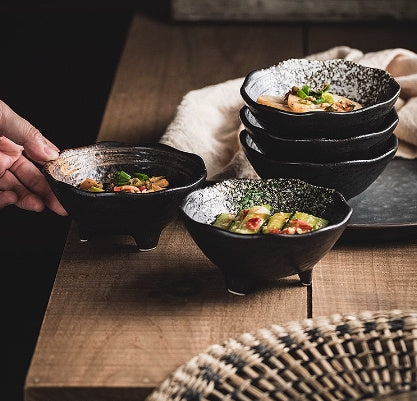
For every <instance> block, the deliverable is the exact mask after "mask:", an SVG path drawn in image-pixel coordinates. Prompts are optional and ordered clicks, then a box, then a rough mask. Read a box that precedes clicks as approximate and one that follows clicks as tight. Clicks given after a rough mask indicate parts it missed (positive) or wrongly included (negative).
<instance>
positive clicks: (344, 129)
mask: <svg viewBox="0 0 417 401" xmlns="http://www.w3.org/2000/svg"><path fill="white" fill-rule="evenodd" d="M325 82H327V83H329V84H330V85H331V89H330V90H331V91H332V92H333V93H335V94H338V95H342V96H346V97H348V98H350V99H352V100H355V101H357V102H359V103H361V104H362V105H363V106H364V107H363V108H362V109H358V110H354V111H350V112H346V113H337V112H314V111H313V112H308V113H293V112H287V111H283V110H279V109H276V108H273V107H269V106H266V105H262V104H259V103H257V99H258V98H259V96H261V95H276V96H284V95H285V94H286V93H287V92H288V91H289V90H290V89H291V88H292V87H293V86H294V85H295V86H302V85H304V84H306V85H309V86H310V87H313V88H318V87H321V86H322V85H323V83H325ZM240 93H241V95H242V97H243V100H244V101H245V102H246V104H247V105H248V107H249V108H250V109H251V111H252V113H253V114H254V115H255V117H256V118H257V120H258V121H259V122H260V123H261V124H262V125H263V126H264V127H265V128H267V129H269V130H270V133H271V134H272V135H274V132H275V131H276V130H279V131H278V132H279V135H280V137H282V136H284V135H285V136H287V137H288V138H296V137H298V138H306V137H309V138H349V137H352V136H354V135H358V133H359V134H365V133H368V132H372V131H374V130H375V129H376V128H377V126H378V124H379V122H380V121H381V119H382V118H383V117H384V116H385V115H386V114H388V112H389V111H390V110H391V109H392V108H393V106H394V103H395V101H396V100H397V98H398V95H399V93H400V85H399V84H398V83H397V82H396V81H395V79H394V78H393V77H392V76H391V75H390V74H389V73H388V72H386V71H383V70H380V69H377V68H370V67H365V66H363V65H360V64H356V63H353V62H351V61H346V60H327V61H317V60H305V59H290V60H286V61H282V62H281V63H278V64H277V65H275V66H272V67H269V68H266V69H262V70H256V71H252V72H251V73H249V74H248V75H247V76H246V79H245V81H244V83H243V85H242V87H241V90H240Z"/></svg>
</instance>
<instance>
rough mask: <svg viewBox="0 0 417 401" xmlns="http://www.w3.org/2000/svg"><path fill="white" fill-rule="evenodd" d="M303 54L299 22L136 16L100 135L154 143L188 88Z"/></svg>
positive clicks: (197, 87)
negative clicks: (160, 19) (199, 21)
mask: <svg viewBox="0 0 417 401" xmlns="http://www.w3.org/2000/svg"><path fill="white" fill-rule="evenodd" d="M283 37H285V41H283V40H282V38H283ZM302 52H303V34H302V28H301V27H299V26H265V25H224V24H221V25H216V24H215V25H212V24H209V25H197V24H174V25H170V24H166V23H156V22H155V21H153V20H150V19H147V18H142V17H139V16H138V17H137V18H136V19H135V20H134V21H133V24H132V27H131V30H130V34H129V38H128V40H127V43H126V47H125V50H124V53H123V56H122V60H121V63H120V67H119V70H118V72H117V74H116V77H115V81H114V85H113V88H112V91H111V93H110V97H109V101H108V104H107V108H106V113H105V115H104V118H103V123H102V126H101V129H100V133H99V136H98V139H99V140H102V141H104V140H114V139H118V140H121V139H123V140H127V141H130V142H134V143H137V142H147V141H150V142H152V141H156V140H158V139H159V137H160V136H161V135H162V134H163V132H164V130H165V128H166V126H167V125H168V123H169V122H170V121H171V120H172V118H173V117H174V114H175V109H176V107H177V105H178V104H179V102H180V101H181V99H182V97H183V96H184V95H185V94H186V93H187V92H188V91H190V90H193V89H199V88H202V87H204V86H206V85H212V84H216V83H219V82H223V81H226V80H229V79H234V78H239V77H243V76H245V75H246V74H247V73H248V72H249V71H251V70H254V69H256V68H261V67H264V66H268V65H272V64H274V63H277V62H278V61H280V60H283V59H286V58H291V57H301V56H302V55H303V54H302Z"/></svg>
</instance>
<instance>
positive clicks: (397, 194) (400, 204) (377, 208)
mask: <svg viewBox="0 0 417 401" xmlns="http://www.w3.org/2000/svg"><path fill="white" fill-rule="evenodd" d="M416 199H417V160H415V159H413V160H407V159H402V158H395V159H394V160H392V161H390V162H389V163H388V166H387V168H386V169H385V170H384V171H383V172H382V174H381V175H380V176H379V177H378V178H377V179H376V180H375V182H374V183H373V184H372V185H371V186H370V187H369V188H368V189H367V190H366V191H364V192H362V193H361V194H359V195H358V196H355V197H354V198H352V199H351V200H350V201H349V205H350V206H351V207H352V208H353V214H352V218H351V219H350V221H349V224H348V226H347V229H346V231H345V232H344V233H343V236H342V238H343V239H344V240H348V241H367V242H370V241H398V240H405V241H408V240H415V239H416V238H417V202H416Z"/></svg>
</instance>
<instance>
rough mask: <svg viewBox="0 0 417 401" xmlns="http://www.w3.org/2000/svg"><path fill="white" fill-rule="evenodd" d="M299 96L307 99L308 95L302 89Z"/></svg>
mask: <svg viewBox="0 0 417 401" xmlns="http://www.w3.org/2000/svg"><path fill="white" fill-rule="evenodd" d="M297 95H298V96H300V97H301V99H305V98H307V95H306V93H305V92H304V91H303V90H302V89H299V90H298V91H297Z"/></svg>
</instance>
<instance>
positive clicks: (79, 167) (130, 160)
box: [43, 142, 207, 250]
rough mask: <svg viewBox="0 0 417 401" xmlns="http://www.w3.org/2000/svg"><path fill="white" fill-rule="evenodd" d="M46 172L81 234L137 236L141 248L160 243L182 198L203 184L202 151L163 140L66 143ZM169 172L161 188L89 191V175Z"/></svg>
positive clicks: (100, 177) (102, 177)
mask: <svg viewBox="0 0 417 401" xmlns="http://www.w3.org/2000/svg"><path fill="white" fill-rule="evenodd" d="M43 171H44V174H45V175H46V178H47V179H48V181H49V183H50V185H51V188H52V190H53V191H54V193H55V195H56V196H57V198H58V200H59V201H60V202H61V204H62V205H63V206H64V208H65V210H67V211H68V213H69V215H70V216H71V217H73V218H74V220H76V221H77V223H78V226H79V229H80V236H81V239H84V240H86V239H88V238H89V237H91V235H93V234H95V233H114V234H127V235H131V236H133V238H134V239H135V241H136V244H137V246H138V248H139V249H140V250H149V249H153V248H155V247H156V245H157V243H158V240H159V236H160V233H161V231H162V229H163V228H164V227H165V226H166V225H167V224H168V223H169V222H170V221H171V220H172V219H173V218H174V217H175V215H176V214H177V211H178V206H179V205H180V203H181V201H182V199H183V198H184V196H185V195H187V194H188V193H189V192H191V191H192V190H194V189H196V188H199V187H200V186H202V185H203V183H204V182H205V179H206V175H207V172H206V168H205V165H204V162H203V160H202V159H201V157H199V156H197V155H195V154H193V153H186V152H182V151H180V150H177V149H174V148H172V147H170V146H167V145H163V144H144V145H134V144H126V143H119V142H101V143H97V144H94V145H90V146H84V147H81V148H74V149H67V150H64V151H62V152H61V153H60V155H59V157H58V159H56V160H53V161H50V162H48V163H46V165H45V166H44V170H43ZM119 171H125V172H132V173H133V172H140V173H144V174H147V175H148V176H152V175H154V176H165V177H166V178H167V180H168V181H169V186H168V187H167V188H166V189H164V190H162V191H157V192H150V193H126V192H89V191H85V190H82V189H79V188H78V185H79V184H80V183H81V182H83V181H84V180H85V179H86V178H90V179H93V180H96V181H101V182H106V181H107V180H108V178H109V177H111V176H113V175H114V173H115V172H119Z"/></svg>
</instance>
